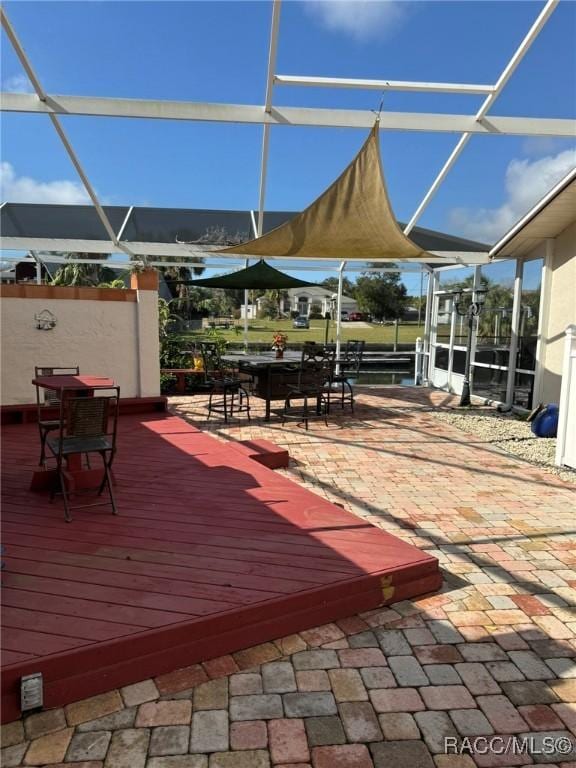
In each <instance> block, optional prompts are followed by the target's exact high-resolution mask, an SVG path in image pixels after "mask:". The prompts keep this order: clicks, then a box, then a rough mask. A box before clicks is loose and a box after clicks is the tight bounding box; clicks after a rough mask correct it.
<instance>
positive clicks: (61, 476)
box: [58, 467, 72, 523]
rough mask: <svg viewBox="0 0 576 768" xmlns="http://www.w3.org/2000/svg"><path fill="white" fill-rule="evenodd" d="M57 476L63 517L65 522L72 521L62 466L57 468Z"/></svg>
mask: <svg viewBox="0 0 576 768" xmlns="http://www.w3.org/2000/svg"><path fill="white" fill-rule="evenodd" d="M58 478H59V479H60V489H61V491H62V498H63V499H64V519H65V520H66V522H67V523H71V522H72V515H71V514H70V504H69V501H68V491H67V489H66V478H65V477H64V473H63V472H62V467H59V469H58Z"/></svg>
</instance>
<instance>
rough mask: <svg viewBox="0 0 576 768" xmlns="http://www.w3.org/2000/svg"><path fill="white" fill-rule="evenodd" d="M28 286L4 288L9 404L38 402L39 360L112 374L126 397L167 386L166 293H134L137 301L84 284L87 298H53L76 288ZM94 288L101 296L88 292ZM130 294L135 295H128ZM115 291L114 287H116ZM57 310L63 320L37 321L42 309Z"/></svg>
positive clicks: (5, 395) (4, 393) (4, 379)
mask: <svg viewBox="0 0 576 768" xmlns="http://www.w3.org/2000/svg"><path fill="white" fill-rule="evenodd" d="M19 288H21V286H14V287H12V286H7V287H6V288H3V289H2V293H3V295H2V298H1V299H0V305H1V322H2V324H1V328H0V332H1V347H2V350H1V362H2V373H1V393H0V394H1V403H2V405H12V404H18V403H32V402H35V398H36V395H35V390H34V387H33V386H32V384H31V380H32V378H33V376H34V366H35V365H46V366H49V365H63V366H69V365H79V366H80V372H81V373H88V374H95V375H101V376H109V377H111V378H113V379H114V380H115V381H116V383H117V384H119V385H120V387H121V397H151V396H155V395H158V394H159V393H160V364H159V350H158V296H157V293H156V292H155V291H130V292H126V299H129V300H121V301H119V300H106V298H105V296H106V295H107V294H106V292H105V291H99V289H82V290H81V292H78V291H76V295H78V294H79V293H81V295H82V296H83V298H72V293H71V294H70V296H71V298H66V299H62V298H53V297H52V296H62V295H66V294H63V293H62V291H70V292H74V290H75V289H73V288H64V289H63V288H58V289H57V290H56V291H54V290H52V291H50V290H48V289H47V288H46V287H42V286H38V287H37V288H38V289H40V290H38V291H36V294H37V295H35V291H34V289H35V288H36V286H29V287H28V286H27V287H26V291H25V293H26V295H25V296H24V295H21V296H19V297H14V296H11V295H10V294H11V293H14V289H19ZM91 291H93V292H94V293H93V295H94V297H95V298H93V299H91V298H85V297H86V296H90V295H91V294H90V292H91ZM128 294H131V295H130V296H128ZM108 295H109V294H108ZM44 309H48V310H50V312H52V313H53V314H54V315H55V317H56V320H57V324H56V326H55V328H53V329H52V330H49V331H45V330H39V329H37V328H36V322H35V320H34V316H35V315H36V314H37V313H39V312H41V311H42V310H44Z"/></svg>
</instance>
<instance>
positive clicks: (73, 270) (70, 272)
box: [47, 252, 116, 286]
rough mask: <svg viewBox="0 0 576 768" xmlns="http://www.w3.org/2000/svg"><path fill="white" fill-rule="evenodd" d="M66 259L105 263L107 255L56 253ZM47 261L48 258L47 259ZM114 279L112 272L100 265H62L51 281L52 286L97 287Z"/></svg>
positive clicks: (54, 253)
mask: <svg viewBox="0 0 576 768" xmlns="http://www.w3.org/2000/svg"><path fill="white" fill-rule="evenodd" d="M53 255H55V256H64V258H66V259H90V261H94V260H96V259H97V260H98V261H106V259H107V258H108V257H109V256H110V254H108V253H104V254H94V253H64V254H62V253H56V252H53ZM47 260H48V261H49V258H48V259H47ZM115 278H116V274H115V272H114V270H112V269H110V268H109V267H106V266H104V265H103V266H100V264H77V263H71V264H62V266H61V267H59V268H58V271H57V272H56V274H55V275H54V277H53V279H52V285H88V286H97V285H99V284H100V283H107V282H111V281H113V280H114V279H115Z"/></svg>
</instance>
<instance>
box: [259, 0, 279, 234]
mask: <svg viewBox="0 0 576 768" xmlns="http://www.w3.org/2000/svg"><path fill="white" fill-rule="evenodd" d="M280 3H281V0H274V3H273V5H272V28H271V30H270V48H269V50H268V70H267V73H266V97H265V101H264V110H265V112H266V114H268V115H269V114H270V113H271V111H272V94H273V91H274V68H275V66H276V51H277V50H278V30H279V29H280ZM269 147H270V125H268V124H266V125H264V128H263V131H262V156H261V159H260V183H259V185H258V226H257V229H256V237H261V235H262V228H263V226H264V203H265V200H266V178H267V174H268V152H269Z"/></svg>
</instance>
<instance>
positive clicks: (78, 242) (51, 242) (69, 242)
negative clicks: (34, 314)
mask: <svg viewBox="0 0 576 768" xmlns="http://www.w3.org/2000/svg"><path fill="white" fill-rule="evenodd" d="M122 246H124V247H126V248H128V247H129V248H130V250H131V253H130V256H131V257H132V258H141V259H142V260H144V257H148V260H150V261H152V260H154V258H157V257H162V258H164V257H166V256H173V257H174V258H175V259H186V258H189V259H190V258H210V257H216V258H218V259H224V260H225V261H227V260H229V259H230V260H235V259H236V260H237V259H238V256H237V255H236V254H227V253H222V252H220V251H219V250H218V249H219V248H220V246H216V247H213V248H210V247H207V246H203V247H202V248H199V247H198V246H189V245H183V244H177V243H147V242H139V241H134V240H131V241H130V242H127V241H123V242H122V243H121V244H120V246H115V245H114V243H112V242H110V241H109V240H82V239H72V238H71V239H68V238H51V237H2V238H0V249H2V250H7V251H8V250H12V251H28V250H31V249H32V250H36V251H56V252H60V251H62V252H70V251H76V252H80V253H112V252H114V251H116V250H123V248H122ZM254 258H259V257H254ZM274 260H275V261H281V262H285V261H289V262H290V261H291V262H294V261H295V257H294V256H275V257H274ZM307 260H308V261H318V262H320V263H321V264H322V265H326V267H324V266H322V267H321V268H322V269H325V268H328V267H329V266H330V265H331V264H334V262H340V261H341V259H337V258H334V259H328V258H322V259H314V258H313V257H310V258H309V259H307ZM296 261H297V259H296ZM303 261H305V260H304V259H303ZM354 261H356V262H357V263H362V262H364V261H369V262H371V263H372V262H373V263H375V264H381V265H382V267H383V268H390V269H392V270H393V271H395V270H396V269H397V267H396V266H394V267H390V259H376V258H370V259H356V260H352V261H350V259H348V269H352V265H353V264H354ZM188 263H190V262H188ZM489 263H490V257H489V255H488V253H486V252H484V251H429V252H427V254H426V256H425V257H424V258H423V259H403V260H402V265H403V266H404V267H409V266H413V267H417V268H418V269H420V268H421V267H422V266H424V267H425V266H426V265H433V264H438V265H442V264H445V265H450V267H459V266H472V265H475V264H489ZM305 268H306V265H305V264H303V265H302V266H301V267H300V266H298V267H296V269H305ZM362 269H364V267H362Z"/></svg>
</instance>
